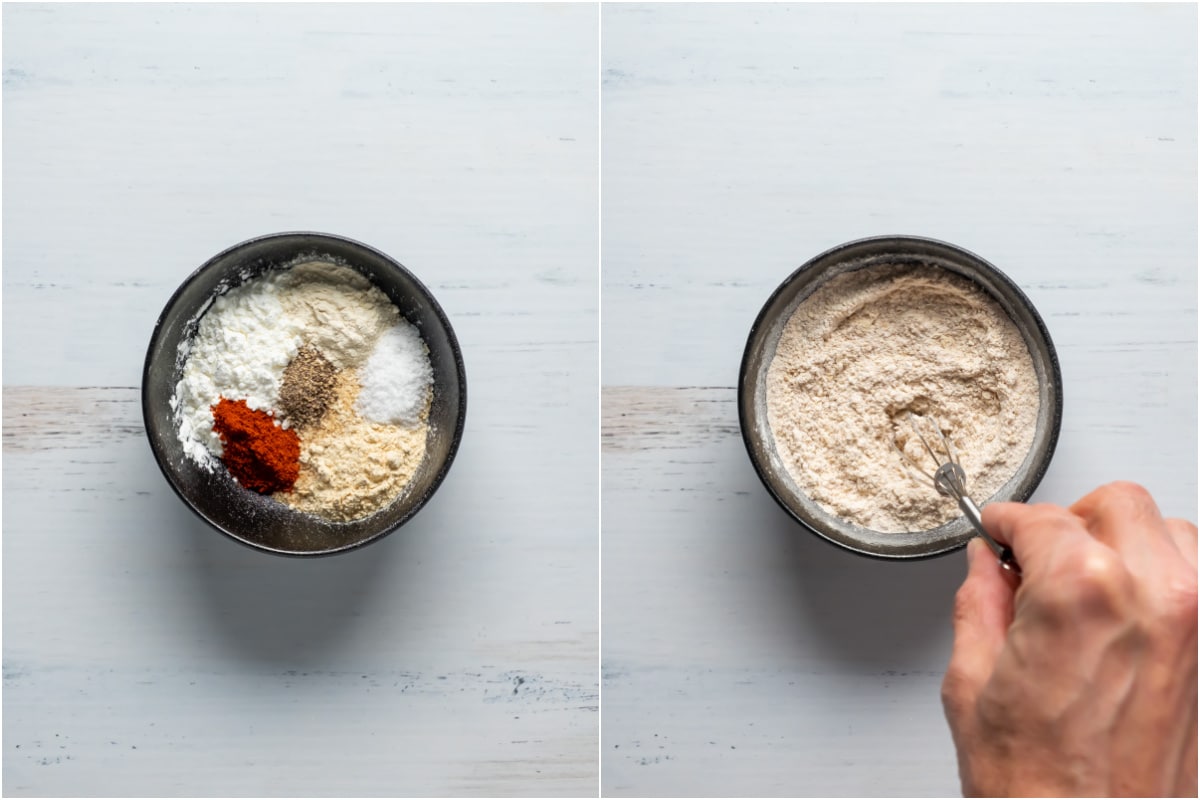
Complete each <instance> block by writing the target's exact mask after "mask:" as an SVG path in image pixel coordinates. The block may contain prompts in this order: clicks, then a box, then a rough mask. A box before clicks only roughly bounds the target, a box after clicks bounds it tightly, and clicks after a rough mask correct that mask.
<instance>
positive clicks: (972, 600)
mask: <svg viewBox="0 0 1200 800" xmlns="http://www.w3.org/2000/svg"><path fill="white" fill-rule="evenodd" d="M975 604H976V593H975V587H974V586H972V585H971V582H970V581H967V582H965V583H964V584H963V585H962V586H960V587H958V591H957V592H955V593H954V624H955V626H958V625H961V624H962V623H965V622H970V621H971V620H972V619H973V617H974V608H975Z"/></svg>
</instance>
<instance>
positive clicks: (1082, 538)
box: [983, 503, 1093, 582]
mask: <svg viewBox="0 0 1200 800" xmlns="http://www.w3.org/2000/svg"><path fill="white" fill-rule="evenodd" d="M983 527H984V528H986V529H987V532H988V533H989V534H991V535H992V538H994V539H997V540H999V541H1001V542H1003V543H1005V544H1007V545H1008V546H1009V547H1011V548H1012V551H1013V555H1015V556H1016V558H1017V563H1019V564H1020V565H1021V574H1022V576H1023V577H1024V579H1025V580H1026V582H1028V580H1029V579H1030V578H1031V577H1035V576H1037V575H1039V574H1041V573H1042V572H1043V571H1045V570H1046V569H1047V567H1048V566H1049V564H1050V563H1051V558H1050V555H1051V553H1052V552H1054V551H1055V550H1059V549H1060V548H1062V547H1063V546H1064V545H1071V544H1090V543H1092V542H1093V540H1092V537H1091V536H1089V535H1088V532H1087V529H1086V528H1084V526H1083V522H1082V520H1080V519H1079V517H1077V516H1075V515H1074V514H1072V513H1071V512H1070V511H1067V510H1066V509H1065V508H1062V507H1061V506H1056V505H1051V504H1049V503H1038V504H1036V505H1025V504H1024V503H988V504H987V505H986V506H984V507H983Z"/></svg>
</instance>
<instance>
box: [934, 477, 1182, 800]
mask: <svg viewBox="0 0 1200 800" xmlns="http://www.w3.org/2000/svg"><path fill="white" fill-rule="evenodd" d="M983 523H984V526H985V527H986V528H987V530H988V532H989V533H991V534H992V536H994V537H995V538H996V539H999V540H1000V541H1002V542H1006V543H1008V544H1009V545H1010V546H1011V547H1012V549H1013V551H1014V553H1015V555H1016V558H1017V561H1018V562H1019V563H1020V564H1021V570H1022V577H1021V579H1020V584H1019V586H1018V585H1017V582H1016V579H1015V578H1014V577H1013V576H1012V575H1011V574H1010V573H1008V572H1007V571H1006V570H1003V569H1002V568H1001V567H1000V566H999V564H998V563H997V562H996V559H995V558H994V557H992V555H991V552H990V551H989V550H988V549H987V547H986V546H985V545H984V542H983V541H981V540H978V539H976V540H972V541H971V543H970V545H969V546H968V549H967V557H968V563H969V567H968V574H967V578H966V580H965V581H964V582H963V585H962V588H961V589H959V591H958V595H957V597H956V598H955V610H954V650H953V654H952V655H951V658H950V664H949V666H948V668H947V669H946V676H945V679H944V681H943V682H942V703H943V705H944V707H945V710H946V718H947V720H948V721H949V723H950V731H951V733H952V735H953V737H954V744H955V747H956V748H957V750H958V768H959V776H960V778H961V779H962V788H963V794H964V795H967V796H1039V795H1041V796H1072V795H1073V796H1081V795H1082V796H1091V797H1107V796H1130V795H1153V796H1167V795H1174V796H1192V797H1195V796H1196V788H1197V787H1196V747H1197V742H1196V699H1197V697H1196V526H1195V525H1193V524H1191V523H1190V522H1185V521H1183V520H1177V519H1167V520H1164V519H1163V517H1162V515H1161V514H1160V513H1159V511H1158V507H1157V506H1156V505H1155V503H1154V500H1153V498H1151V497H1150V495H1149V494H1148V493H1147V492H1146V490H1145V489H1143V488H1142V487H1140V486H1137V485H1136V484H1131V483H1113V484H1109V485H1107V486H1103V487H1101V488H1099V489H1097V490H1096V491H1094V492H1092V493H1091V494H1089V495H1087V496H1086V497H1084V498H1083V499H1082V500H1080V501H1079V502H1077V503H1075V504H1074V505H1073V506H1071V507H1070V508H1069V509H1066V508H1061V507H1059V506H1054V505H1049V504H1038V505H1030V506H1027V505H1023V504H1021V503H993V504H991V505H988V506H985V507H984V509H983Z"/></svg>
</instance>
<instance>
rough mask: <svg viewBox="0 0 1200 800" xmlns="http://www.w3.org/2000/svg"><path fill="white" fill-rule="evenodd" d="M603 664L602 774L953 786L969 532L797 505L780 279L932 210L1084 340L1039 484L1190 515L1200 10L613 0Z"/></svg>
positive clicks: (946, 232)
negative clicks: (805, 515) (888, 548)
mask: <svg viewBox="0 0 1200 800" xmlns="http://www.w3.org/2000/svg"><path fill="white" fill-rule="evenodd" d="M602 28H603V44H602V51H601V61H602V69H603V72H602V74H603V85H602V90H601V96H602V101H601V102H602V131H603V148H602V149H603V159H602V168H601V176H602V177H601V180H602V185H603V198H602V201H601V209H602V216H603V232H602V237H601V243H602V296H603V315H602V316H603V318H602V326H601V327H602V331H601V334H602V341H603V357H602V384H603V389H602V395H603V410H602V427H603V434H602V440H603V446H602V448H603V449H602V455H603V459H602V484H603V492H602V501H601V508H602V511H601V513H602V546H601V549H602V564H603V598H602V611H603V642H602V651H603V656H602V661H603V679H602V680H603V683H602V687H603V688H602V704H603V714H602V728H603V730H602V744H601V751H602V772H601V785H602V789H603V791H604V793H605V794H606V795H610V796H628V795H641V796H646V795H649V796H655V795H685V796H686V795H692V796H696V795H699V796H731V795H751V796H755V795H759V796H764V795H765V796H772V795H816V796H842V795H845V796H872V795H885V796H887V795H892V796H895V795H906V796H914V797H922V796H940V795H953V794H956V793H957V792H958V781H957V775H956V771H955V763H954V754H953V749H952V746H951V742H950V737H949V734H948V732H947V730H946V727H945V723H944V722H943V718H942V711H941V707H940V703H939V699H938V687H939V684H940V681H941V675H942V670H943V669H944V666H945V662H946V659H947V657H948V655H949V646H950V631H949V621H950V608H951V601H952V596H953V593H954V591H955V589H956V588H957V586H958V584H959V582H960V580H961V578H962V576H963V574H964V570H965V563H964V560H963V557H962V556H961V555H953V556H949V557H946V558H943V559H939V560H936V561H930V562H923V563H912V564H888V563H880V562H875V561H870V560H866V559H863V558H860V557H857V556H854V555H852V554H849V553H844V552H842V551H839V550H836V549H834V548H833V547H832V546H829V545H826V544H824V543H823V542H820V541H817V540H816V539H815V537H813V536H810V535H808V534H806V533H805V532H804V531H802V530H801V529H799V528H798V527H797V526H796V525H795V524H793V523H792V522H791V521H790V519H789V518H788V517H787V516H786V515H785V514H784V512H782V511H781V510H779V509H778V508H777V507H776V506H775V504H774V503H773V501H772V500H771V499H770V498H769V496H768V495H767V493H766V491H765V490H764V489H763V488H762V486H761V484H760V483H759V482H758V479H757V477H756V475H755V474H754V471H753V469H752V468H751V466H750V462H749V459H748V458H747V456H746V453H745V449H744V448H743V446H742V443H741V440H740V437H739V434H738V428H737V411H736V406H735V397H734V388H733V387H734V386H735V384H736V381H737V370H738V364H739V361H740V359H741V355H742V349H743V347H744V346H745V341H746V335H747V334H748V332H749V329H750V325H751V323H752V322H753V320H754V318H755V315H756V314H757V313H758V310H759V308H760V307H761V306H762V304H763V303H764V302H765V301H766V299H767V297H768V295H769V294H770V293H771V291H772V290H773V289H774V288H775V286H777V285H778V284H779V282H780V281H782V280H783V279H784V278H785V277H786V276H787V275H788V274H789V273H790V272H791V271H792V270H793V269H795V268H796V267H798V266H799V265H800V264H801V263H803V262H804V261H805V260H807V259H808V258H809V257H811V256H813V255H816V254H817V253H819V252H821V251H823V250H825V249H827V248H829V247H831V246H833V245H836V244H839V243H841V242H844V241H848V240H851V239H855V238H859V237H862V236H870V235H876V234H890V233H911V234H919V235H925V236H932V237H935V238H940V239H944V240H947V241H950V242H954V243H956V244H959V245H961V246H964V247H966V248H968V249H970V250H973V251H975V252H977V253H979V254H980V255H982V256H984V257H985V258H987V259H989V260H990V261H992V262H993V263H995V264H997V265H998V266H999V267H1000V268H1001V269H1003V270H1005V271H1006V272H1007V273H1008V274H1009V275H1010V276H1012V277H1013V278H1014V279H1015V280H1016V281H1017V282H1018V283H1019V284H1020V285H1021V287H1022V288H1023V289H1024V290H1025V292H1026V293H1027V294H1028V295H1029V296H1030V297H1031V298H1032V299H1033V301H1034V303H1035V305H1036V306H1037V307H1038V309H1039V310H1040V311H1041V314H1042V316H1043V317H1044V318H1045V320H1046V322H1047V324H1048V326H1049V328H1050V331H1051V334H1052V336H1053V338H1054V341H1055V343H1056V345H1057V347H1058V353H1059V356H1060V357H1061V359H1062V371H1063V378H1064V381H1065V395H1066V397H1065V415H1064V419H1063V429H1062V437H1061V440H1060V442H1059V446H1058V451H1057V455H1056V457H1055V459H1054V461H1053V465H1052V467H1051V469H1050V472H1049V474H1048V475H1047V477H1046V479H1045V481H1044V482H1043V484H1042V486H1041V488H1040V490H1039V491H1038V493H1037V495H1036V497H1037V499H1040V500H1046V501H1058V502H1070V501H1072V500H1074V499H1075V498H1077V497H1079V496H1080V495H1082V494H1083V493H1085V492H1087V491H1089V490H1090V489H1092V488H1094V487H1095V486H1097V485H1099V484H1101V483H1104V482H1106V481H1109V480H1113V479H1117V478H1126V479H1132V480H1136V481H1140V482H1142V483H1144V484H1145V485H1146V486H1148V487H1149V488H1150V489H1151V490H1152V491H1153V492H1154V494H1155V495H1156V497H1157V498H1158V501H1159V503H1160V505H1161V507H1162V509H1163V510H1164V511H1165V512H1166V513H1168V514H1171V515H1175V516H1183V517H1189V518H1191V519H1192V520H1195V519H1196V497H1197V486H1196V407H1197V406H1196V213H1197V206H1196V152H1197V147H1196V145H1197V142H1196V9H1195V6H1189V5H1169V6H1167V5H1103V6H1098V5H1075V4H1072V5H1067V6H1039V5H1025V4H1012V5H974V4H972V5H953V4H952V5H945V4H936V5H929V6H920V7H913V6H903V5H893V4H888V5H886V6H882V5H854V4H843V5H837V6H825V5H773V4H772V5H750V4H745V5H730V4H714V5H687V4H685V5H676V4H672V5H626V4H612V5H605V6H604V8H603V10H602Z"/></svg>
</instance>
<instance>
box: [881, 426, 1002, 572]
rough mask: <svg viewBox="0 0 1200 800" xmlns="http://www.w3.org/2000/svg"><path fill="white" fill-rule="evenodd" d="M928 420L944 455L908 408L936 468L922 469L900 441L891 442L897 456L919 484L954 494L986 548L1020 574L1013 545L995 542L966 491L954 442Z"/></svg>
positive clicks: (965, 480)
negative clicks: (927, 436)
mask: <svg viewBox="0 0 1200 800" xmlns="http://www.w3.org/2000/svg"><path fill="white" fill-rule="evenodd" d="M927 421H928V424H929V426H930V427H932V428H933V429H934V430H935V431H937V439H936V440H935V441H937V442H940V444H941V446H942V452H943V453H944V454H945V455H944V456H941V455H938V453H936V452H935V451H934V449H933V446H932V445H930V443H929V439H927V438H926V437H925V434H924V433H923V432H922V431H921V426H920V425H918V424H917V417H916V416H915V415H914V414H913V413H912V412H911V411H909V412H908V423H909V425H910V426H911V427H912V430H913V433H915V434H916V435H917V439H918V440H920V442H921V444H922V445H923V446H924V448H925V451H926V452H927V453H929V457H930V458H932V459H933V463H934V464H935V465H937V469H935V470H934V471H933V472H932V473H930V472H926V471H925V470H924V469H922V468H921V465H920V464H919V463H917V462H915V461H914V460H913V459H912V458H910V457H909V455H908V454H907V453H905V452H904V448H903V447H901V446H900V443H899V442H893V444H894V445H895V447H896V449H897V450H898V451H899V452H900V458H901V460H902V461H903V462H904V466H905V467H906V468H907V469H908V471H909V474H910V475H912V476H913V478H915V479H916V480H917V482H918V483H924V482H927V481H932V482H933V488H935V489H937V492H938V494H940V495H942V496H943V497H953V498H954V500H955V502H957V503H958V507H959V508H960V509H961V510H962V512H963V515H964V516H965V517H966V518H967V520H968V521H969V522H970V523H971V526H972V527H974V528H975V532H976V533H978V534H979V536H980V537H982V538H983V540H984V541H985V542H987V544H988V547H990V548H992V552H993V553H995V554H996V558H998V559H1000V565H1001V566H1002V567H1004V568H1005V569H1008V570H1012V571H1013V572H1014V573H1016V574H1017V575H1020V574H1021V567H1020V565H1019V564H1017V559H1016V557H1015V556H1014V555H1013V551H1012V548H1010V547H1008V546H1007V545H1003V544H1000V542H997V541H996V540H995V539H993V538H992V537H991V535H990V534H989V533H988V532H987V530H986V529H985V528H984V527H983V517H982V516H981V515H980V512H979V506H977V505H976V504H975V501H974V500H972V499H971V497H970V495H968V494H967V473H966V472H965V471H964V470H963V468H962V465H961V464H960V463H959V461H958V455H957V453H955V452H954V445H952V444H951V443H950V440H949V439H948V438H947V437H946V434H945V433H943V432H942V426H941V424H940V423H939V422H938V421H937V420H936V419H933V418H927ZM930 438H933V437H930Z"/></svg>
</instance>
